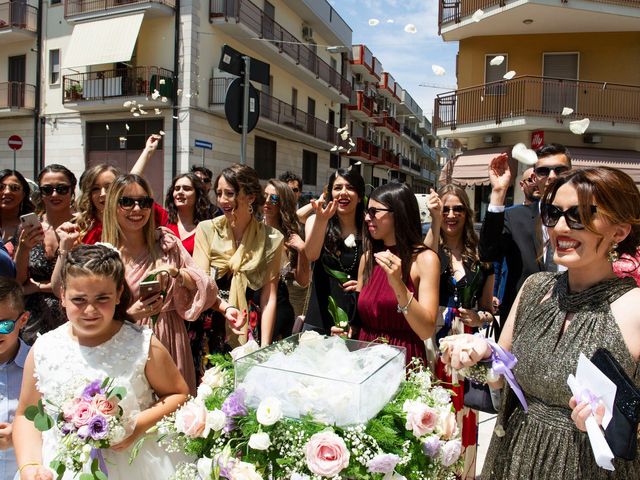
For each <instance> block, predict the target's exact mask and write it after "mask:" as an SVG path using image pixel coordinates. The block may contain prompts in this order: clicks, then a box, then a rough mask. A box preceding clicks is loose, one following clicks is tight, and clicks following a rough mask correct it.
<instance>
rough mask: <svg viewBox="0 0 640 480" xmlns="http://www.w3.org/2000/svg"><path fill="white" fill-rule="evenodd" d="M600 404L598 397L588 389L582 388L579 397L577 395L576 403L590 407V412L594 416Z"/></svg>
mask: <svg viewBox="0 0 640 480" xmlns="http://www.w3.org/2000/svg"><path fill="white" fill-rule="evenodd" d="M599 402H600V397H598V396H597V395H595V394H594V393H593V392H592V391H591V390H589V389H588V388H584V389H583V390H582V391H581V392H580V395H578V403H588V404H589V405H590V406H591V411H592V412H593V413H594V414H595V412H596V409H597V408H598V405H599Z"/></svg>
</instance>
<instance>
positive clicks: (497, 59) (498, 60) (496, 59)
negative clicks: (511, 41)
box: [489, 55, 504, 67]
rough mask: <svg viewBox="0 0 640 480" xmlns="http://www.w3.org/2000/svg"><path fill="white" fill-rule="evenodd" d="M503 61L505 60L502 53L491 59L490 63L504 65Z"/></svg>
mask: <svg viewBox="0 0 640 480" xmlns="http://www.w3.org/2000/svg"><path fill="white" fill-rule="evenodd" d="M502 62H504V57H503V56H502V55H498V56H497V57H493V58H492V59H491V61H490V62H489V65H493V66H494V67H495V66H496V65H502Z"/></svg>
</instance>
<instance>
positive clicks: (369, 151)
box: [349, 137, 381, 162]
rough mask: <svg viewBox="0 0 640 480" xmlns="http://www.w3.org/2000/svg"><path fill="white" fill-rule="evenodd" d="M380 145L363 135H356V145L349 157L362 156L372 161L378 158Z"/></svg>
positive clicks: (376, 160)
mask: <svg viewBox="0 0 640 480" xmlns="http://www.w3.org/2000/svg"><path fill="white" fill-rule="evenodd" d="M380 150H381V149H380V147H378V146H377V145H375V144H374V143H372V142H371V141H369V140H367V139H366V138H363V137H356V146H355V148H354V149H353V150H352V152H351V153H350V154H349V156H350V157H362V158H366V159H367V160H371V161H373V162H378V161H379V160H380Z"/></svg>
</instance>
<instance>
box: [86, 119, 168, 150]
mask: <svg viewBox="0 0 640 480" xmlns="http://www.w3.org/2000/svg"><path fill="white" fill-rule="evenodd" d="M107 125H109V129H108V130H107ZM127 125H128V126H129V129H128V130H127ZM162 129H163V121H162V120H147V121H145V120H136V121H127V122H123V121H113V122H87V149H88V151H89V152H95V151H99V152H112V151H117V150H133V151H136V152H137V151H140V150H143V149H144V146H145V143H146V142H147V138H148V137H149V135H151V134H152V133H157V132H159V131H160V130H162ZM120 137H124V138H126V141H125V142H121V141H120ZM162 148H163V139H161V140H160V144H159V145H158V149H159V150H162Z"/></svg>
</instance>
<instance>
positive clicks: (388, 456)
mask: <svg viewBox="0 0 640 480" xmlns="http://www.w3.org/2000/svg"><path fill="white" fill-rule="evenodd" d="M399 461H400V457H399V456H398V455H394V454H392V453H380V454H378V455H376V456H375V457H373V458H372V459H371V460H369V461H368V462H367V470H368V471H369V473H391V472H393V470H394V469H395V468H396V465H397V464H398V462H399Z"/></svg>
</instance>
